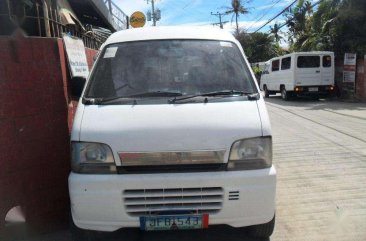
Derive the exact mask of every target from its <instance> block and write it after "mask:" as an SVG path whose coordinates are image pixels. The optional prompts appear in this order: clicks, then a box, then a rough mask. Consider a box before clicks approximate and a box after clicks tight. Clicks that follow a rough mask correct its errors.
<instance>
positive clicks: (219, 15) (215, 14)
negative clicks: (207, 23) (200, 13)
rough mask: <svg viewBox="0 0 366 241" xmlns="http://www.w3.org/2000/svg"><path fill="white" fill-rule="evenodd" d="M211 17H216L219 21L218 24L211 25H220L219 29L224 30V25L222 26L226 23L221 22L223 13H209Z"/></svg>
mask: <svg viewBox="0 0 366 241" xmlns="http://www.w3.org/2000/svg"><path fill="white" fill-rule="evenodd" d="M211 15H214V16H216V17H219V20H220V22H219V23H214V24H213V25H218V24H219V25H220V28H221V29H223V28H224V25H223V24H224V23H227V22H228V21H225V22H222V20H221V16H222V15H224V14H223V13H219V12H217V13H212V12H211Z"/></svg>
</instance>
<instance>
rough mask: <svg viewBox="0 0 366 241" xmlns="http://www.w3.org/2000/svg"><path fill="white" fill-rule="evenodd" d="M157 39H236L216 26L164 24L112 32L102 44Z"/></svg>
mask: <svg viewBox="0 0 366 241" xmlns="http://www.w3.org/2000/svg"><path fill="white" fill-rule="evenodd" d="M157 39H210V40H223V41H233V42H234V41H236V40H235V38H234V36H233V35H232V34H231V33H230V32H228V31H226V30H222V29H218V28H213V27H180V26H179V27H178V26H165V27H151V28H135V29H127V30H122V31H118V32H116V33H113V34H112V35H111V36H110V37H109V38H108V39H107V41H106V42H105V43H104V44H103V46H104V45H107V44H111V43H118V42H128V41H140V40H157Z"/></svg>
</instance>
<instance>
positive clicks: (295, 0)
mask: <svg viewBox="0 0 366 241" xmlns="http://www.w3.org/2000/svg"><path fill="white" fill-rule="evenodd" d="M297 1H298V0H294V1H293V2H292V3H291V4H290V5H288V6H287V7H285V8H284V9H283V10H282V11H281V12H279V13H278V14H277V15H276V16H274V17H273V18H271V19H270V20H268V21H267V22H266V23H265V24H263V25H262V26H261V27H260V28H258V29H257V30H255V31H254V32H253V33H256V32H258V31H259V30H261V29H262V28H263V27H265V26H266V25H267V24H269V23H270V22H272V21H273V20H274V19H276V18H277V17H278V16H280V15H281V14H283V13H284V12H285V11H286V10H287V9H289V8H290V7H291V6H292V5H294V4H295V3H296V2H297Z"/></svg>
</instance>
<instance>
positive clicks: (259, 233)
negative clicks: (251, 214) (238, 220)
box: [248, 216, 276, 238]
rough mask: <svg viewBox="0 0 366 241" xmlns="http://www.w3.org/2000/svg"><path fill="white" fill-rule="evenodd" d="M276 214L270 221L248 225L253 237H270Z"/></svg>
mask: <svg viewBox="0 0 366 241" xmlns="http://www.w3.org/2000/svg"><path fill="white" fill-rule="evenodd" d="M275 219H276V216H273V219H272V220H271V221H269V222H268V223H264V224H258V225H253V226H250V227H248V233H249V235H250V236H251V237H253V238H269V237H270V236H271V235H272V233H273V230H274V226H275Z"/></svg>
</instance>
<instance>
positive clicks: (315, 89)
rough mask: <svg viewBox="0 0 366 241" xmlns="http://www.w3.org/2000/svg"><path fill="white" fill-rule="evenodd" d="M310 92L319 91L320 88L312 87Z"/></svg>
mask: <svg viewBox="0 0 366 241" xmlns="http://www.w3.org/2000/svg"><path fill="white" fill-rule="evenodd" d="M309 91H318V87H310V88H309Z"/></svg>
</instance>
